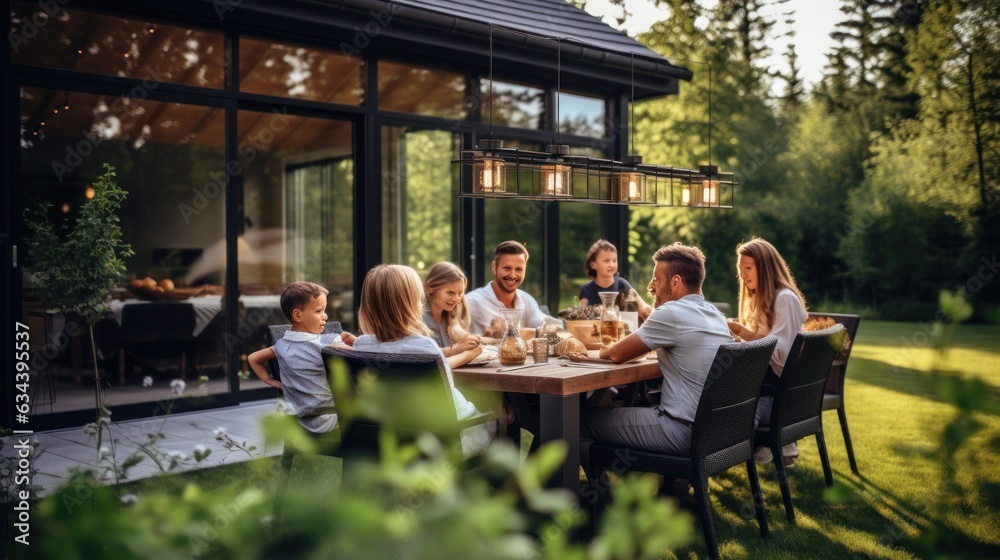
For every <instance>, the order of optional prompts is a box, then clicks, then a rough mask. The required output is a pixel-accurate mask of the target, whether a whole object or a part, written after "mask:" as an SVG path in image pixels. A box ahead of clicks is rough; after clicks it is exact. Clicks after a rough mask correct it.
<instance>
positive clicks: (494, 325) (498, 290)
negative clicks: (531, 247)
mask: <svg viewBox="0 0 1000 560" xmlns="http://www.w3.org/2000/svg"><path fill="white" fill-rule="evenodd" d="M490 266H491V268H492V270H493V280H492V281H491V282H490V283H489V284H487V285H485V286H483V287H482V288H478V289H476V290H473V291H471V292H469V293H468V294H466V295H465V301H466V303H468V305H469V315H470V316H471V318H472V324H471V325H470V326H469V330H470V331H471V332H472V334H479V335H484V336H491V337H494V338H501V337H502V336H503V321H502V320H501V318H500V310H501V309H505V308H506V309H523V310H524V317H523V319H522V322H521V326H522V327H528V328H538V327H539V326H541V324H542V319H543V318H545V317H546V315H545V313H544V312H543V311H542V310H541V309H540V308H539V306H538V302H537V301H535V298H533V297H531V296H530V295H529V294H528V293H527V292H524V291H522V290H519V289H518V288H520V287H521V284H522V283H524V275H525V273H526V271H527V269H528V250H527V249H526V248H525V247H524V245H521V244H520V243H518V242H517V241H504V242H503V243H501V244H499V245H497V248H496V250H494V251H493V262H492V263H491V265H490Z"/></svg>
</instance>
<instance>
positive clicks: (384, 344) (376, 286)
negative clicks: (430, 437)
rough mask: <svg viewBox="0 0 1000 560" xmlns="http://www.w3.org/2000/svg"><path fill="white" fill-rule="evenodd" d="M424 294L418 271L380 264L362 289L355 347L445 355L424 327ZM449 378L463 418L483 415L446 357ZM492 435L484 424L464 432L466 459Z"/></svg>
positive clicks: (396, 265)
mask: <svg viewBox="0 0 1000 560" xmlns="http://www.w3.org/2000/svg"><path fill="white" fill-rule="evenodd" d="M423 299H424V290H423V286H422V285H421V283H420V276H418V275H417V271H415V270H413V269H412V268H410V267H408V266H404V265H399V264H380V265H378V266H376V267H375V268H373V269H371V270H370V271H368V274H367V275H366V276H365V283H364V284H363V285H362V287H361V303H360V307H359V309H358V326H360V327H361V332H362V333H363V334H362V335H361V336H359V337H358V338H357V340H355V341H354V349H355V350H361V351H366V352H384V353H387V354H432V355H441V356H442V358H444V355H443V353H442V352H441V349H440V348H439V347H438V345H437V344H436V343H435V342H434V341H433V340H432V339H431V338H430V336H429V335H430V330H429V329H428V328H427V325H425V324H424V321H423V319H422V316H423ZM445 374H446V378H447V380H448V385H449V386H450V388H451V392H452V397H453V398H454V400H455V409H456V411H457V413H458V419H459V420H464V419H466V418H470V417H472V416H474V415H476V414H479V411H478V410H477V409H476V407H475V405H474V404H472V403H471V402H469V400H468V399H466V398H465V396H464V395H463V394H462V393H461V392H460V391H459V390H458V389H456V388H455V382H454V380H453V378H452V374H451V366H450V365H448V363H447V360H446V359H445ZM490 439H491V436H490V432H489V430H487V429H486V428H485V427H484V426H474V427H472V428H467V429H465V430H462V451H463V453H464V454H465V455H466V456H471V455H476V454H478V453H481V452H482V451H484V450H485V449H486V447H487V446H488V445H489V442H490Z"/></svg>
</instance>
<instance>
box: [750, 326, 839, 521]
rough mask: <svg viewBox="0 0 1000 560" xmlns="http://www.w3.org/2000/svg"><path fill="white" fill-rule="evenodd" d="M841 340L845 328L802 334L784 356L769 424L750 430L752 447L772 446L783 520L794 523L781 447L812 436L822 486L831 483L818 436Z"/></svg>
mask: <svg viewBox="0 0 1000 560" xmlns="http://www.w3.org/2000/svg"><path fill="white" fill-rule="evenodd" d="M843 342H844V326H843V325H839V324H838V325H834V326H832V327H830V328H827V329H823V330H820V331H811V332H801V333H799V334H797V335H795V341H794V342H792V346H791V348H790V349H789V351H788V360H787V361H786V362H785V367H784V369H783V370H782V372H781V376H780V377H778V382H777V384H776V385H775V386H774V390H773V395H774V396H773V399H774V401H773V403H772V405H771V416H770V422H769V423H768V425H766V426H764V425H761V426H759V427H758V428H757V431H756V433H755V434H754V442H755V444H756V445H757V446H765V447H769V448H770V449H771V454H772V456H773V457H776V459H775V461H774V466H775V476H776V477H777V479H778V485H779V486H781V497H782V500H783V501H784V503H785V514H786V516H787V517H788V522H789V523H792V524H794V523H795V508H794V506H793V505H792V492H791V489H790V488H789V486H788V469H787V468H786V467H785V462H784V461H783V460H782V453H781V448H782V446H784V445H787V444H789V443H792V442H794V441H798V440H800V439H802V438H804V437H806V436H811V435H815V436H816V446H817V447H818V448H819V457H820V461H821V462H822V464H823V476H824V478H825V479H826V485H827V486H832V485H833V473H832V472H831V470H830V458H829V457H828V456H827V453H826V439H825V438H824V436H823V391H824V388H825V387H826V377H827V373H828V372H829V371H830V365H831V364H832V363H833V358H834V356H836V354H837V352H838V351H839V350H840V347H841V345H842V344H843Z"/></svg>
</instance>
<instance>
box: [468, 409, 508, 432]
mask: <svg viewBox="0 0 1000 560" xmlns="http://www.w3.org/2000/svg"><path fill="white" fill-rule="evenodd" d="M498 418H499V416H498V415H497V413H496V412H494V411H492V410H490V411H487V412H480V413H479V414H475V415H473V416H470V417H469V418H466V419H465V420H459V421H458V427H459V429H461V430H464V429H465V428H470V427H472V426H478V425H480V424H486V423H487V422H491V421H493V420H497V419H498Z"/></svg>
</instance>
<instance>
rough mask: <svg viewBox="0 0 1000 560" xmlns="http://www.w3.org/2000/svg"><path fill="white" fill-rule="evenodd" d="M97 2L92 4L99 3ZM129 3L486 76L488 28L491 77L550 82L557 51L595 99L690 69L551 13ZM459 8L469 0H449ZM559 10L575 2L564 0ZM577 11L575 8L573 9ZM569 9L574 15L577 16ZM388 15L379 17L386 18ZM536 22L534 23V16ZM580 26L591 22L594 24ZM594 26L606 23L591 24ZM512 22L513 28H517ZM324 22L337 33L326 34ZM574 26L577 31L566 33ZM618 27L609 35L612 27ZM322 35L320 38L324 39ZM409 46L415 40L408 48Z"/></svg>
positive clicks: (364, 0)
mask: <svg viewBox="0 0 1000 560" xmlns="http://www.w3.org/2000/svg"><path fill="white" fill-rule="evenodd" d="M103 3H104V2H102V1H101V0H97V1H96V2H95V4H103ZM107 4H109V6H110V5H114V6H122V5H128V6H129V7H130V8H132V9H137V10H139V11H141V12H148V13H151V14H169V15H171V16H173V17H179V18H183V19H186V20H191V19H192V18H196V19H197V18H200V19H202V20H203V21H204V23H205V24H206V25H207V24H210V23H213V22H214V23H215V24H218V23H219V22H220V21H221V22H222V23H223V25H226V26H229V25H233V24H238V27H239V28H240V29H242V30H250V31H253V30H255V29H259V32H260V33H261V34H265V35H279V36H285V37H287V38H289V39H290V40H294V39H295V38H298V39H299V40H305V41H308V42H310V43H314V44H318V45H321V46H325V47H326V48H330V49H333V50H338V51H341V50H344V49H345V47H352V48H354V49H355V50H357V51H360V52H361V54H362V55H363V54H365V53H366V52H369V49H370V50H371V51H370V52H373V53H378V55H379V56H387V57H393V58H400V59H404V60H410V61H414V62H417V63H419V62H420V61H423V62H424V63H426V64H428V65H436V66H445V67H451V68H456V69H461V70H466V71H473V72H478V73H480V74H481V75H485V74H486V70H487V69H488V67H489V63H490V41H489V37H490V32H491V30H492V32H493V66H494V71H495V77H496V78H497V79H499V80H511V81H532V82H535V83H538V84H542V85H544V84H554V83H555V81H556V72H555V69H556V64H557V51H558V58H559V63H560V64H559V65H560V73H559V78H560V81H561V85H562V88H563V89H564V90H566V91H576V92H579V93H587V94H591V95H600V96H603V97H608V96H614V95H631V94H632V91H633V86H634V98H635V99H645V98H650V97H660V96H664V95H670V94H675V93H677V91H678V80H690V79H691V77H692V72H691V71H690V70H688V69H686V68H682V67H680V66H676V65H674V64H672V63H671V62H670V61H669V60H668V59H667V58H665V57H663V56H661V55H659V54H657V53H655V52H654V51H652V50H650V49H649V48H647V47H645V46H643V45H642V44H641V43H638V42H636V41H634V40H632V39H631V38H628V37H627V36H625V35H624V34H621V33H620V32H618V31H616V30H614V29H613V28H611V27H610V26H606V30H604V31H606V33H605V35H606V36H611V37H612V38H613V39H614V41H611V42H609V41H605V42H604V43H603V44H595V43H593V42H590V41H587V40H585V39H581V38H579V37H574V36H573V35H574V33H566V34H565V36H564V37H563V38H561V39H560V40H559V41H558V42H557V41H556V40H554V39H555V38H556V36H557V33H555V32H554V33H553V34H552V35H548V34H547V33H545V34H542V33H539V29H541V30H542V31H545V30H546V29H553V30H555V31H559V27H560V20H559V17H560V15H559V14H558V13H556V14H555V15H552V16H547V18H548V20H549V21H546V22H544V26H542V27H541V28H540V27H539V25H537V24H534V25H533V24H530V23H531V22H530V21H525V22H524V24H523V25H520V26H518V25H517V22H516V21H512V20H511V19H509V18H508V20H507V21H506V22H504V25H502V26H501V25H499V24H494V22H491V21H489V18H490V14H489V13H475V14H473V15H470V12H461V11H459V10H456V11H454V12H453V13H449V12H448V11H447V10H444V9H442V8H441V5H440V4H441V2H435V1H434V0H424V1H421V0H400V1H386V0H292V1H290V2H276V1H273V0H243V1H242V2H238V3H237V2H234V1H233V0H229V1H227V0H175V1H174V2H170V3H164V4H162V5H161V4H151V3H145V2H107ZM458 4H461V5H463V6H465V7H468V3H459V2H456V5H458ZM565 7H566V9H567V10H576V8H573V7H572V6H569V5H568V4H567V5H566V6H565ZM576 11H577V12H579V11H578V10H576ZM570 15H572V16H574V17H575V19H576V20H579V19H580V16H579V14H573V13H571V14H570ZM387 16H388V18H387ZM536 23H537V22H536ZM589 25H591V26H592V28H593V25H595V24H593V23H590V24H589ZM596 25H599V26H600V25H606V24H603V23H600V22H598V23H597V24H596ZM519 27H520V28H519ZM331 30H337V31H338V32H337V33H333V34H331ZM580 34H581V31H580V30H579V29H577V30H576V31H575V35H577V36H579V35H580ZM614 34H617V35H614ZM324 42H326V45H323V43H324ZM414 45H419V47H418V48H415V47H414Z"/></svg>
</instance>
